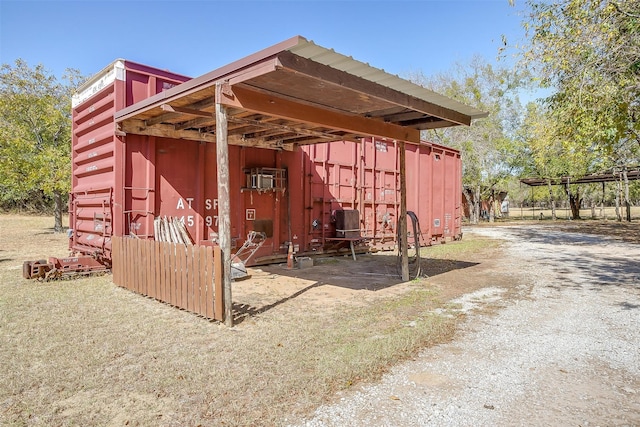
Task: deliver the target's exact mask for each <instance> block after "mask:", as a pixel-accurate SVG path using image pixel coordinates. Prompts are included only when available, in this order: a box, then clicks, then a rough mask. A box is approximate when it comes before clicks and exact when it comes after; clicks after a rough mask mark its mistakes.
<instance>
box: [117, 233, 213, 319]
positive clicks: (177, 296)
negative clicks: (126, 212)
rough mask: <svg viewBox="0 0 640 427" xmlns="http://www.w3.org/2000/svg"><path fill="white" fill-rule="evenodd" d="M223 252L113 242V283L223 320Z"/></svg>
mask: <svg viewBox="0 0 640 427" xmlns="http://www.w3.org/2000/svg"><path fill="white" fill-rule="evenodd" d="M221 259H222V257H221V255H220V248H219V247H215V248H212V247H210V246H192V245H185V244H175V243H169V242H158V241H154V240H141V239H133V238H129V237H114V238H113V239H112V262H113V269H112V270H113V282H114V283H115V284H116V285H117V286H121V287H124V288H127V289H129V290H131V291H133V292H136V293H139V294H142V295H146V296H149V297H152V298H155V299H157V300H159V301H163V302H166V303H168V304H171V305H173V306H175V307H179V308H182V309H184V310H187V311H190V312H193V313H197V314H199V315H202V316H204V317H207V318H209V319H215V320H223V318H224V308H223V290H222V286H223V284H222V262H221Z"/></svg>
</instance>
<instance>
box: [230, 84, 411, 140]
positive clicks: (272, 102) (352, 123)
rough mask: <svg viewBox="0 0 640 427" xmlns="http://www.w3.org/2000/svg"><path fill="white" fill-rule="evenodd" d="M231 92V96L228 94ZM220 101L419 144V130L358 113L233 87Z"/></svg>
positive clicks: (262, 111)
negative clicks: (327, 108)
mask: <svg viewBox="0 0 640 427" xmlns="http://www.w3.org/2000/svg"><path fill="white" fill-rule="evenodd" d="M229 93H231V94H232V95H228V94H229ZM220 97H221V99H220V102H221V103H223V104H225V105H229V106H232V107H236V108H242V109H245V110H249V111H254V112H257V113H262V114H266V115H270V116H274V117H280V118H283V119H287V120H293V121H296V122H300V123H310V124H313V125H315V126H321V127H327V128H332V129H336V130H341V131H343V132H347V133H356V134H362V135H373V136H377V137H381V138H390V139H397V140H403V141H407V142H412V143H415V144H419V143H420V131H419V130H418V129H412V128H403V127H402V126H398V125H394V124H392V123H385V122H382V121H380V120H375V119H369V118H366V117H361V116H358V115H355V114H340V113H338V112H335V111H329V110H326V109H323V108H319V107H314V106H310V105H302V104H300V103H296V102H293V101H290V100H286V99H283V98H280V97H276V96H270V95H266V94H263V93H260V92H256V91H253V90H250V89H248V88H245V87H240V86H233V87H230V88H229V90H227V91H225V92H224V93H221V94H220Z"/></svg>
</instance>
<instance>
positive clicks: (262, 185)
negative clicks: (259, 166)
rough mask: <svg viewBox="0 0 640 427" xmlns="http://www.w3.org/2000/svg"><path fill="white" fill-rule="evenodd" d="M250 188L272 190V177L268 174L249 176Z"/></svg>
mask: <svg viewBox="0 0 640 427" xmlns="http://www.w3.org/2000/svg"><path fill="white" fill-rule="evenodd" d="M250 187H251V188H257V189H260V190H268V189H272V188H273V175H269V174H262V173H259V174H255V175H251V186H250Z"/></svg>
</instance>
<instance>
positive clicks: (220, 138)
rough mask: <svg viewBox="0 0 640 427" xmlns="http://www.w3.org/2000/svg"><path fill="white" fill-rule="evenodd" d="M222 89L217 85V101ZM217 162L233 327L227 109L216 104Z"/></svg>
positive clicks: (228, 319)
mask: <svg viewBox="0 0 640 427" xmlns="http://www.w3.org/2000/svg"><path fill="white" fill-rule="evenodd" d="M221 89H222V85H221V84H217V85H216V99H217V100H220V97H219V96H218V94H219V93H220V90H221ZM216 160H217V162H218V170H217V172H218V238H219V239H220V240H219V242H220V250H221V255H222V283H223V289H224V295H223V301H224V323H225V324H226V325H227V326H229V327H232V326H233V299H232V297H231V202H230V198H229V144H228V140H227V108H226V107H225V106H224V105H223V104H221V103H220V102H217V103H216Z"/></svg>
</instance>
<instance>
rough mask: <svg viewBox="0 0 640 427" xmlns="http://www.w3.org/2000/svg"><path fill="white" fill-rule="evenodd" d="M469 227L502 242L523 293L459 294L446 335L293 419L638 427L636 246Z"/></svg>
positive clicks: (639, 248)
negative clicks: (455, 330) (462, 316)
mask: <svg viewBox="0 0 640 427" xmlns="http://www.w3.org/2000/svg"><path fill="white" fill-rule="evenodd" d="M465 233H478V234H481V235H486V236H491V237H495V238H500V239H504V240H506V241H507V243H506V249H505V253H507V254H508V255H509V258H508V259H506V260H505V262H504V269H508V270H509V272H510V273H511V274H512V275H513V279H514V281H516V283H522V286H521V287H522V292H521V294H520V296H519V297H516V298H513V297H509V298H503V289H501V288H497V287H493V286H492V283H487V287H486V288H485V289H483V290H482V291H480V292H477V293H475V294H473V295H466V296H465V297H463V298H462V299H461V300H460V301H458V302H459V303H460V307H461V309H463V310H467V311H468V316H467V320H466V321H465V323H464V325H462V327H461V329H462V331H461V333H460V334H459V335H458V336H457V337H456V338H455V340H454V341H452V342H451V343H449V344H446V345H441V346H438V347H434V348H430V349H426V350H425V351H424V352H422V353H421V355H420V356H419V357H417V358H416V359H415V360H413V361H410V362H407V363H404V364H402V365H400V366H397V367H395V368H393V369H392V370H391V372H390V373H389V374H388V375H386V376H385V377H384V378H383V379H382V381H381V382H380V383H376V384H371V385H366V386H363V387H361V388H360V389H358V390H355V391H351V392H348V393H344V394H343V395H342V396H338V397H337V400H338V401H337V403H335V404H333V405H328V406H323V407H320V408H318V410H317V411H316V413H315V416H314V418H313V419H311V420H308V421H307V422H305V423H303V424H301V425H304V426H308V427H311V426H346V425H349V426H517V425H525V426H538V425H539V426H640V245H634V244H629V243H620V242H617V241H614V240H608V239H606V238H604V239H603V238H602V237H597V236H591V235H586V234H575V233H565V232H559V231H555V230H550V229H549V228H537V227H495V228H473V229H468V230H466V231H465ZM496 303H497V304H498V305H502V307H501V308H500V309H499V310H498V311H497V313H496V314H486V312H483V311H482V310H479V311H478V310H475V308H477V307H478V306H480V307H481V306H482V305H487V304H496Z"/></svg>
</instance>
